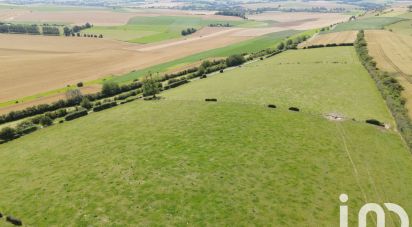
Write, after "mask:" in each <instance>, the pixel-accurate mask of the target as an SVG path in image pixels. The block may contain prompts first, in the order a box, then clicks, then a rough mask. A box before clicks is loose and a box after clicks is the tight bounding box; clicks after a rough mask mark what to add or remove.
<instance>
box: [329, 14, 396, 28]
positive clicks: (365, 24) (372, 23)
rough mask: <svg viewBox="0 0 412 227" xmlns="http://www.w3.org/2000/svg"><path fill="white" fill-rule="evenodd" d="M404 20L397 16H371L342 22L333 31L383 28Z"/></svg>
mask: <svg viewBox="0 0 412 227" xmlns="http://www.w3.org/2000/svg"><path fill="white" fill-rule="evenodd" d="M401 20H403V19H402V18H397V17H369V18H364V19H358V20H355V21H351V22H346V23H341V24H338V25H337V26H336V28H335V29H334V30H332V31H331V32H340V31H349V30H362V29H364V30H367V29H382V28H383V27H385V26H387V25H390V24H393V23H396V22H399V21H401Z"/></svg>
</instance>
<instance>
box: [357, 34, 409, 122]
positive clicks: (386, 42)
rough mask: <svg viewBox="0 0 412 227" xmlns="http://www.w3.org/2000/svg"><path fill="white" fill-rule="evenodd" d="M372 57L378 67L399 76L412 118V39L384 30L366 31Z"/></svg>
mask: <svg viewBox="0 0 412 227" xmlns="http://www.w3.org/2000/svg"><path fill="white" fill-rule="evenodd" d="M365 34H366V40H367V42H368V49H369V53H370V55H371V56H372V57H373V58H374V60H375V61H376V63H377V67H378V68H380V69H382V70H384V71H387V72H390V73H395V74H396V75H397V80H398V81H399V82H400V83H401V85H402V86H403V87H404V89H405V90H404V92H403V96H404V97H405V98H406V106H407V108H408V111H409V116H410V117H411V118H412V37H410V36H405V35H400V34H396V33H393V32H389V31H384V30H376V31H366V32H365Z"/></svg>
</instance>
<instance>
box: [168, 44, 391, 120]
mask: <svg viewBox="0 0 412 227" xmlns="http://www.w3.org/2000/svg"><path fill="white" fill-rule="evenodd" d="M319 81H322V83H319ZM354 81H356V82H354ZM354 90H356V92H353V91H354ZM165 96H166V98H167V99H173V100H198V101H200V100H203V99H205V98H207V97H212V98H217V99H218V100H221V101H224V102H240V103H254V104H259V105H264V104H267V103H273V104H276V105H278V106H280V107H283V108H288V107H291V106H297V107H300V108H302V109H303V110H304V111H306V112H310V113H314V114H329V113H336V114H340V115H343V116H346V117H347V118H349V119H352V118H355V119H358V120H366V119H370V118H375V119H380V120H381V121H384V122H387V123H391V122H392V120H391V117H390V114H389V112H388V110H387V109H386V106H385V103H384V102H383V100H382V99H381V97H380V94H379V92H378V90H377V89H376V87H375V84H374V82H373V81H372V79H371V78H370V76H369V75H368V74H367V72H366V70H365V69H364V68H363V66H362V65H361V64H359V62H358V57H357V55H356V53H355V51H354V48H353V47H334V48H319V49H308V50H298V51H288V52H286V53H284V54H281V55H278V56H276V57H273V58H271V59H269V60H265V61H259V62H257V63H254V64H250V65H247V66H244V67H242V68H241V69H236V70H233V71H229V72H225V73H224V74H219V75H216V76H213V77H211V78H209V79H207V80H205V81H197V82H193V83H192V84H190V85H187V86H183V87H179V88H176V89H173V90H171V91H170V92H167V93H166V94H165ZM392 125H393V124H392Z"/></svg>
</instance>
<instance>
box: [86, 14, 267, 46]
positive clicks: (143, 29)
mask: <svg viewBox="0 0 412 227" xmlns="http://www.w3.org/2000/svg"><path fill="white" fill-rule="evenodd" d="M216 23H222V24H226V23H229V24H231V25H233V26H239V25H241V24H245V25H246V26H247V27H249V26H251V27H253V26H258V27H259V26H264V25H262V24H261V23H257V22H256V23H252V22H246V21H233V20H227V21H225V20H206V19H203V18H201V17H187V16H184V17H183V16H156V17H141V16H138V17H134V18H132V19H131V20H130V21H129V22H128V24H127V25H123V26H95V27H93V28H91V29H87V30H84V31H83V33H92V34H103V35H104V36H105V37H107V38H113V39H117V40H122V41H128V42H132V43H153V42H159V41H164V40H168V39H174V38H179V37H182V35H181V31H182V30H183V29H187V28H196V29H200V28H202V27H204V26H207V25H209V24H216Z"/></svg>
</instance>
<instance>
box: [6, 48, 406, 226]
mask: <svg viewBox="0 0 412 227" xmlns="http://www.w3.org/2000/svg"><path fill="white" fill-rule="evenodd" d="M319 61H320V62H319ZM298 62H299V64H298ZM335 62H337V63H335ZM345 62H346V63H345ZM332 66H333V67H332ZM325 70H329V72H328V73H322V71H325ZM309 72H312V73H309ZM311 81H312V82H311ZM162 96H163V97H164V99H163V100H160V101H135V102H132V103H129V104H125V105H122V106H119V107H116V108H113V109H110V110H107V111H104V112H100V113H93V114H91V115H89V116H87V117H84V118H81V119H78V120H75V121H73V122H66V123H63V124H59V125H55V126H52V127H49V128H46V129H43V130H40V131H39V132H36V133H33V134H31V135H28V136H25V137H23V138H21V139H18V140H15V141H12V142H10V143H7V144H3V145H0V175H1V176H2V177H1V178H0V201H1V203H0V212H2V213H5V214H13V215H14V216H17V217H19V218H21V219H22V220H23V223H25V224H26V225H27V226H50V225H63V226H88V225H95V226H103V225H116V226H125V225H145V226H162V225H188V226H204V225H211V226H227V225H233V223H236V225H238V226H246V225H262V226H263V225H272V226H285V225H288V226H337V225H338V223H339V205H340V202H339V195H340V194H341V193H346V194H348V195H349V198H350V200H349V202H348V203H347V204H348V205H349V207H350V210H349V220H350V224H351V225H353V224H354V223H356V222H357V213H358V211H359V208H360V207H361V206H363V205H364V203H366V202H376V203H383V202H393V203H397V204H399V205H401V206H402V207H403V208H404V209H405V210H406V211H407V212H408V211H409V212H411V211H412V203H411V202H410V199H408V196H409V195H410V194H411V193H412V187H411V185H410V182H412V160H411V156H410V155H411V154H410V153H409V151H408V150H407V148H406V147H405V145H404V143H403V141H402V139H401V137H400V136H399V134H398V133H397V132H395V131H393V130H385V129H383V128H379V127H375V126H372V125H367V124H365V123H363V122H361V121H352V120H346V121H330V120H328V119H326V118H324V117H323V116H321V114H323V113H325V112H330V111H339V112H341V113H343V114H345V116H347V117H355V118H357V119H363V118H366V117H370V116H373V117H376V118H379V119H381V120H385V121H389V122H390V121H393V119H392V117H391V116H390V114H389V113H388V111H387V108H386V106H385V105H384V103H383V101H382V100H381V98H380V96H379V94H378V92H377V90H376V88H375V87H374V86H373V81H372V79H370V78H369V77H368V75H367V74H366V72H365V71H364V70H363V68H362V67H361V66H360V64H359V62H358V61H357V58H356V56H355V52H354V51H353V49H352V48H351V47H340V48H322V49H316V50H299V51H288V52H286V53H284V54H281V55H278V56H275V57H273V58H270V59H265V60H263V61H259V62H256V63H252V64H249V65H246V66H243V67H242V68H237V69H235V70H232V71H230V72H225V73H223V74H219V75H216V76H214V77H210V78H207V79H204V80H199V81H196V82H192V83H189V84H187V85H184V86H182V87H179V88H176V89H173V90H170V91H167V92H165V93H163V94H162ZM210 97H213V98H218V102H217V103H208V102H204V101H203V100H204V99H205V98H210ZM268 103H274V104H279V105H278V108H277V109H269V108H266V107H265V105H264V104H268ZM342 103H343V104H342ZM292 105H296V106H298V107H301V108H302V112H291V111H288V110H287V108H288V107H289V106H292ZM388 223H389V224H390V225H392V226H395V225H396V224H397V223H398V220H397V219H396V217H395V216H391V215H389V214H388ZM2 224H3V223H2V221H0V225H2Z"/></svg>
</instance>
